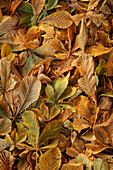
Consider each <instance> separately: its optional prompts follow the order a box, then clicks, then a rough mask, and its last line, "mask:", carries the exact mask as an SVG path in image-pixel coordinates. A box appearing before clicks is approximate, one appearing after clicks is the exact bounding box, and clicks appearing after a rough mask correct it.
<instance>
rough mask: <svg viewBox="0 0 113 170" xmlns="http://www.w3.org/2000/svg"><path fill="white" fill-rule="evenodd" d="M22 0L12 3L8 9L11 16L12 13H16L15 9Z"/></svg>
mask: <svg viewBox="0 0 113 170" xmlns="http://www.w3.org/2000/svg"><path fill="white" fill-rule="evenodd" d="M22 1H23V0H15V1H13V2H12V4H11V7H10V11H11V14H14V12H15V11H16V9H17V7H18V6H19V4H20V3H21V2H22Z"/></svg>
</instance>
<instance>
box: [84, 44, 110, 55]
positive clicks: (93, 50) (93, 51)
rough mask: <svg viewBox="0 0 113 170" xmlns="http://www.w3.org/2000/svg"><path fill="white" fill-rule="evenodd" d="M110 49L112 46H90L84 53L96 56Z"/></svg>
mask: <svg viewBox="0 0 113 170" xmlns="http://www.w3.org/2000/svg"><path fill="white" fill-rule="evenodd" d="M111 50H112V48H107V47H104V46H100V45H99V46H91V47H89V48H87V49H86V53H89V54H91V56H94V57H97V56H100V55H102V54H107V53H109V52H110V51H111Z"/></svg>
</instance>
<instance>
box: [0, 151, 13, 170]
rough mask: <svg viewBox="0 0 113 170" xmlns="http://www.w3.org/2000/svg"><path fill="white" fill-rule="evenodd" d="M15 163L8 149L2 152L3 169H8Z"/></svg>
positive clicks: (1, 165) (0, 156) (0, 165)
mask: <svg viewBox="0 0 113 170" xmlns="http://www.w3.org/2000/svg"><path fill="white" fill-rule="evenodd" d="M13 163H14V157H13V155H11V153H10V152H9V151H7V150H4V151H2V152H0V169H1V170H4V169H5V170H8V169H12V165H13Z"/></svg>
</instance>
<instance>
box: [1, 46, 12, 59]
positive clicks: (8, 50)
mask: <svg viewBox="0 0 113 170" xmlns="http://www.w3.org/2000/svg"><path fill="white" fill-rule="evenodd" d="M11 53H12V49H11V46H10V45H9V44H3V45H2V49H1V58H4V57H7V56H8V55H9V54H11Z"/></svg>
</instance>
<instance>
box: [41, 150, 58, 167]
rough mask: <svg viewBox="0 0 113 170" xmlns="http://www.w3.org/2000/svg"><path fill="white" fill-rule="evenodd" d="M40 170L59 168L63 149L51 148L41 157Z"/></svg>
mask: <svg viewBox="0 0 113 170" xmlns="http://www.w3.org/2000/svg"><path fill="white" fill-rule="evenodd" d="M39 165H40V170H45V169H46V170H58V169H59V168H60V166H61V151H60V149H59V148H57V147H56V148H53V149H49V150H48V151H47V152H45V153H44V154H42V155H41V156H40V158H39Z"/></svg>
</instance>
